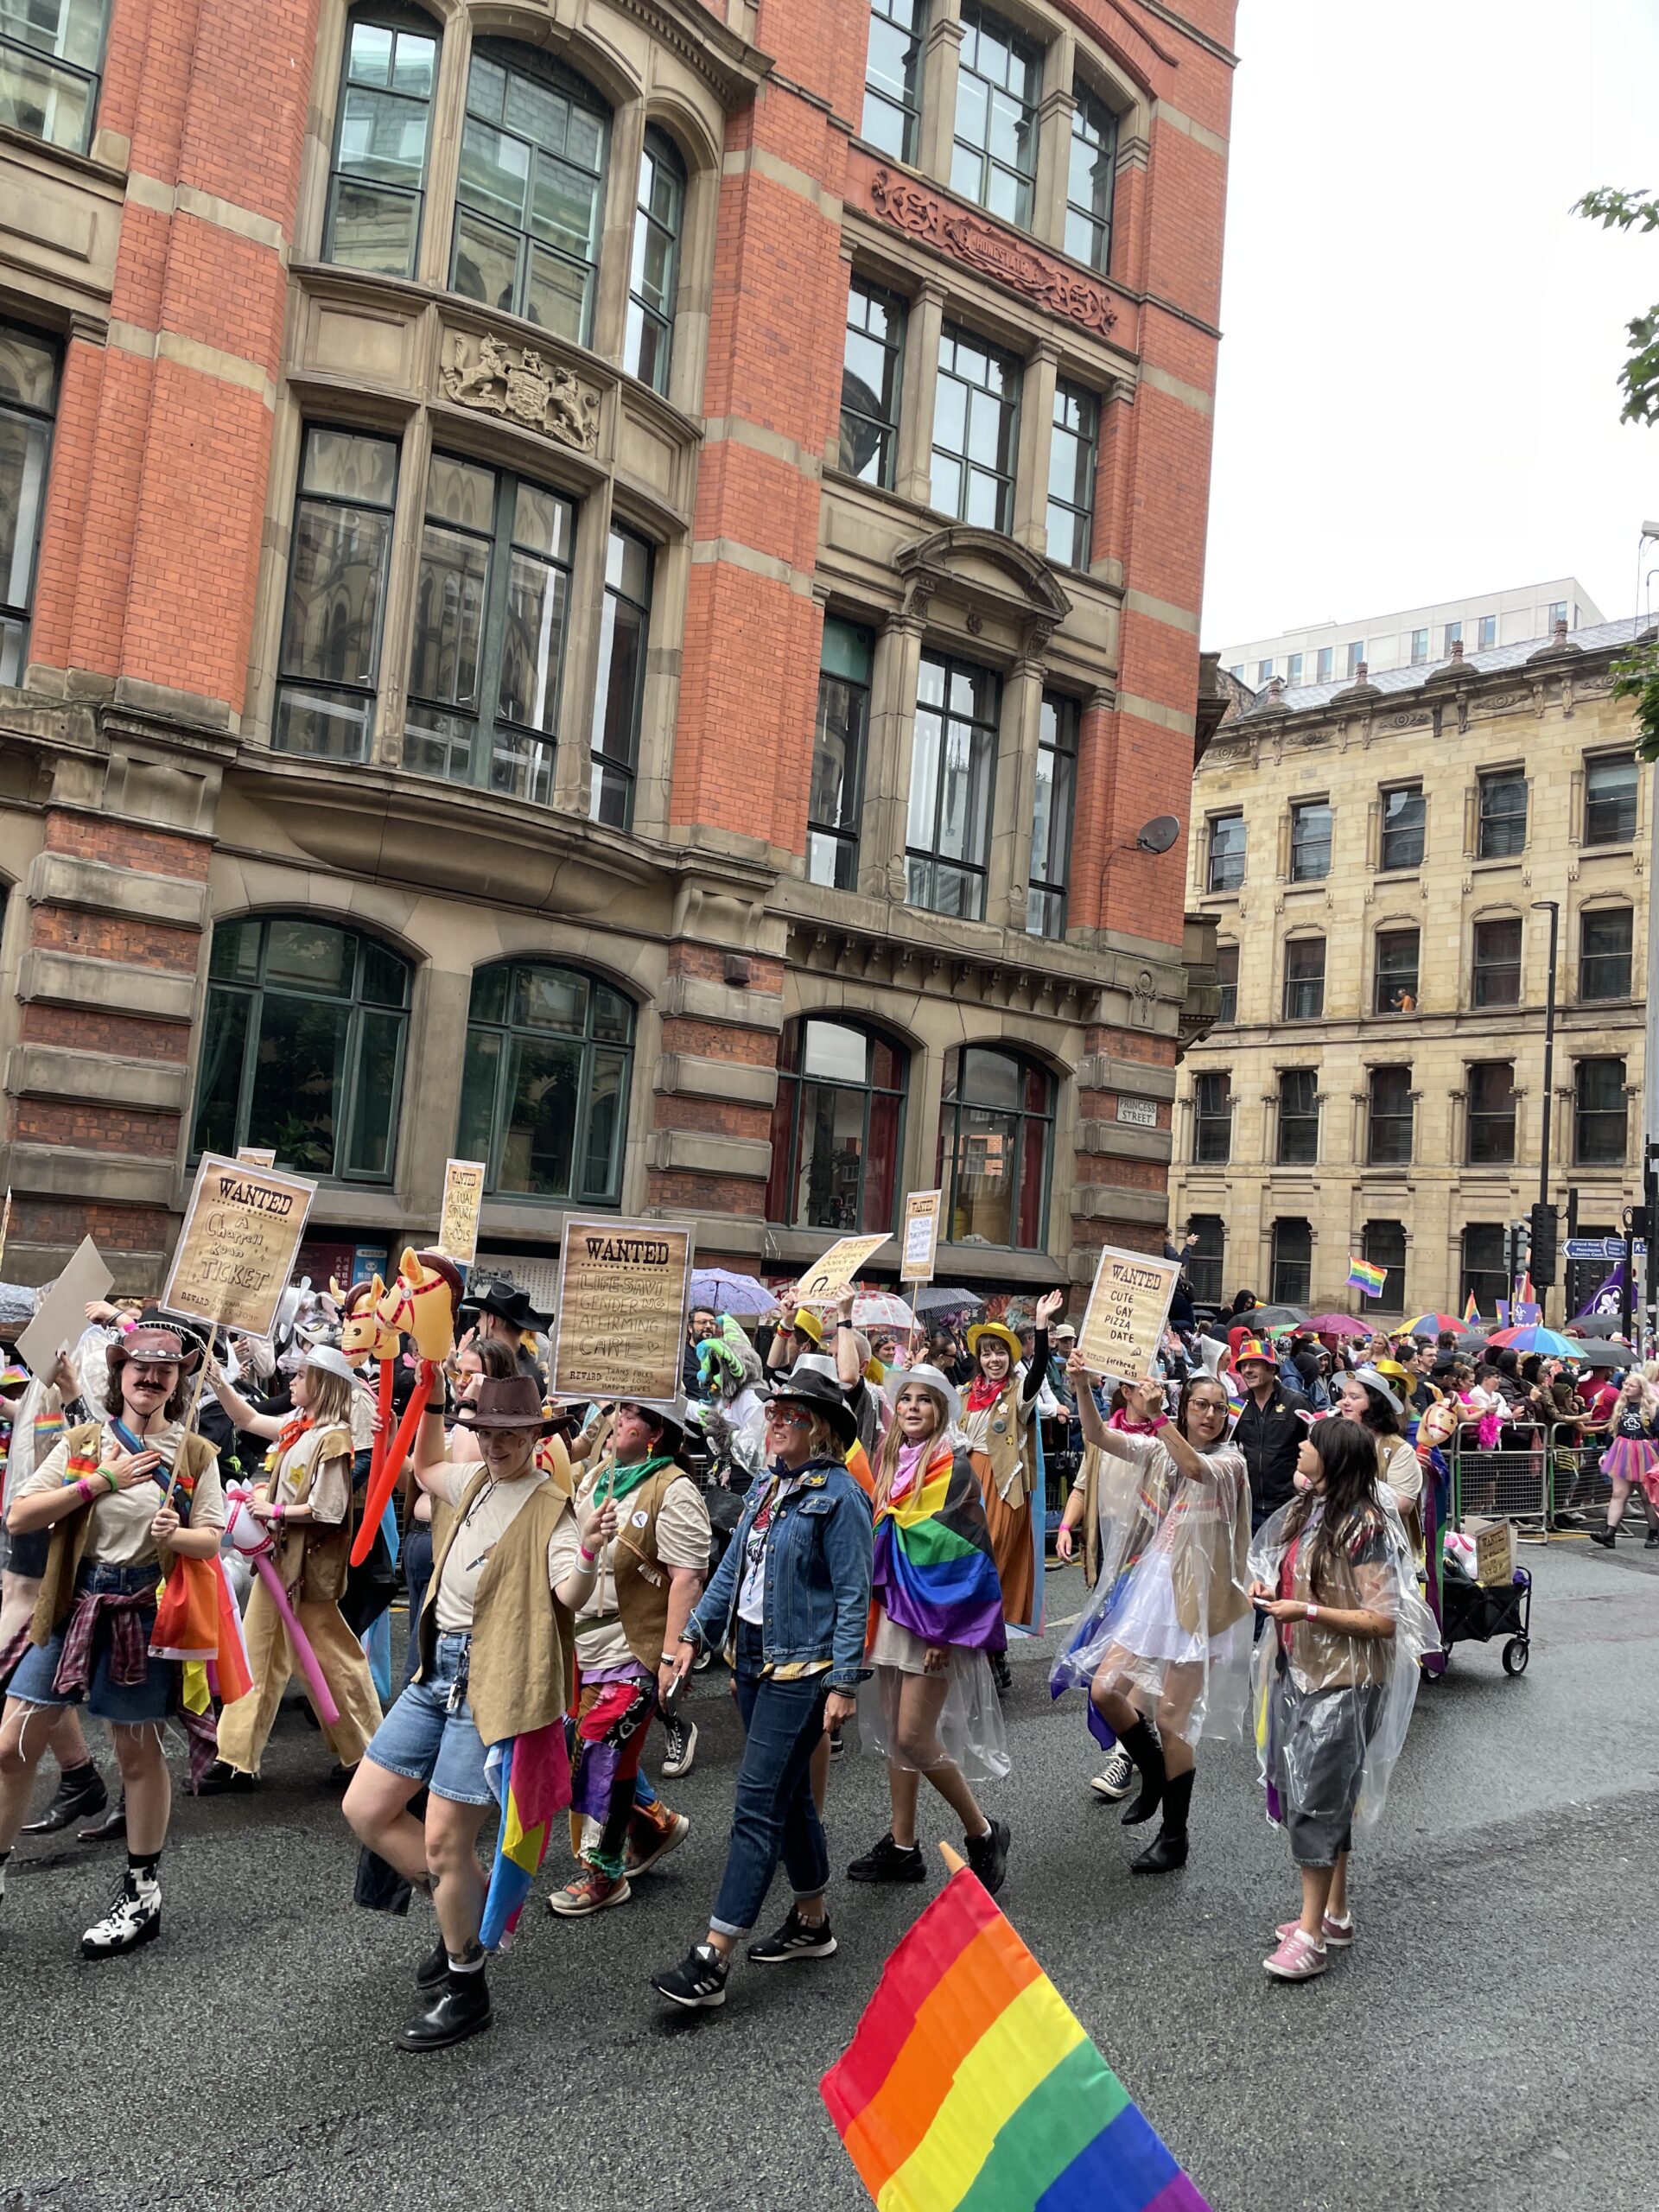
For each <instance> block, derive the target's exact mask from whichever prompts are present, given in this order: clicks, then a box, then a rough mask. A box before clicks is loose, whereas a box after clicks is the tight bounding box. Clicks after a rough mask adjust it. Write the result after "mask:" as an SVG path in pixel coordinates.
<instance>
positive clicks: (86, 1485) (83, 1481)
mask: <svg viewBox="0 0 1659 2212" xmlns="http://www.w3.org/2000/svg"><path fill="white" fill-rule="evenodd" d="M75 1495H76V1496H77V1497H79V1500H80V1502H81V1503H82V1504H83V1505H90V1504H91V1503H92V1500H93V1499H94V1498H95V1497H97V1496H98V1492H97V1491H95V1490H94V1489H93V1488H92V1477H91V1476H90V1475H83V1476H82V1477H81V1478H80V1480H79V1482H78V1483H77V1484H75Z"/></svg>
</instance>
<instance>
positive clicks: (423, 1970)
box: [415, 1936, 449, 1989]
mask: <svg viewBox="0 0 1659 2212" xmlns="http://www.w3.org/2000/svg"><path fill="white" fill-rule="evenodd" d="M448 1971H449V1947H448V1944H447V1943H446V1942H444V1940H443V1938H442V1936H439V1938H438V1940H437V1942H435V1944H434V1945H433V1946H432V1948H431V1949H430V1950H429V1952H428V1953H427V1955H426V1956H425V1957H424V1958H423V1960H422V1961H421V1963H420V1964H419V1966H418V1967H416V1969H415V1986H416V1989H435V1988H437V1986H438V1985H439V1984H440V1983H441V1982H442V1980H443V1979H444V1977H445V1976H446V1975H447V1974H448Z"/></svg>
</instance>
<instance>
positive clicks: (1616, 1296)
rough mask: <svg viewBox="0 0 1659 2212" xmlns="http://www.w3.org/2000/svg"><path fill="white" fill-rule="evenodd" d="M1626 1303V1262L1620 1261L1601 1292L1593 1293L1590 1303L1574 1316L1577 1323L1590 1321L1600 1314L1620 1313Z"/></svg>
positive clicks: (1581, 1307) (1601, 1288)
mask: <svg viewBox="0 0 1659 2212" xmlns="http://www.w3.org/2000/svg"><path fill="white" fill-rule="evenodd" d="M1623 1307H1624V1261H1623V1260H1620V1261H1619V1262H1618V1263H1617V1265H1616V1266H1615V1267H1614V1268H1613V1270H1612V1272H1611V1274H1609V1275H1608V1277H1607V1278H1606V1280H1605V1281H1604V1282H1603V1284H1602V1286H1601V1287H1600V1289H1599V1290H1597V1291H1592V1294H1591V1295H1590V1298H1589V1300H1588V1302H1587V1303H1586V1305H1583V1306H1580V1308H1579V1310H1578V1312H1577V1313H1575V1314H1574V1315H1573V1319H1574V1320H1575V1321H1590V1320H1593V1319H1595V1318H1596V1317H1597V1316H1598V1315H1599V1314H1604V1313H1619V1312H1621V1311H1622V1310H1623Z"/></svg>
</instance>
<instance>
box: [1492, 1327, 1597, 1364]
mask: <svg viewBox="0 0 1659 2212" xmlns="http://www.w3.org/2000/svg"><path fill="white" fill-rule="evenodd" d="M1491 1341H1492V1343H1493V1344H1504V1345H1506V1346H1507V1347H1508V1348H1509V1350H1510V1351H1541V1352H1542V1353H1543V1354H1544V1356H1545V1357H1546V1358H1548V1359H1581V1358H1582V1357H1583V1356H1584V1355H1583V1351H1582V1349H1581V1348H1580V1346H1579V1345H1578V1344H1574V1343H1573V1339H1572V1338H1571V1337H1564V1336H1563V1335H1562V1334H1561V1332H1560V1330H1559V1329H1540V1328H1537V1327H1527V1328H1523V1329H1500V1330H1499V1331H1498V1332H1497V1335H1496V1336H1495V1337H1494V1338H1492V1339H1491Z"/></svg>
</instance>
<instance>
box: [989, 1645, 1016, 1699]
mask: <svg viewBox="0 0 1659 2212" xmlns="http://www.w3.org/2000/svg"><path fill="white" fill-rule="evenodd" d="M991 1680H992V1681H994V1682H995V1684H996V1688H997V1694H998V1695H999V1696H1001V1697H1006V1696H1007V1694H1008V1692H1009V1691H1010V1690H1011V1689H1012V1688H1014V1669H1013V1668H1012V1667H1010V1666H1009V1664H1008V1655H1007V1652H1006V1651H993V1652H992V1654H991Z"/></svg>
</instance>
